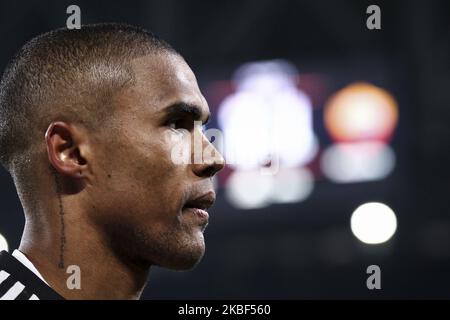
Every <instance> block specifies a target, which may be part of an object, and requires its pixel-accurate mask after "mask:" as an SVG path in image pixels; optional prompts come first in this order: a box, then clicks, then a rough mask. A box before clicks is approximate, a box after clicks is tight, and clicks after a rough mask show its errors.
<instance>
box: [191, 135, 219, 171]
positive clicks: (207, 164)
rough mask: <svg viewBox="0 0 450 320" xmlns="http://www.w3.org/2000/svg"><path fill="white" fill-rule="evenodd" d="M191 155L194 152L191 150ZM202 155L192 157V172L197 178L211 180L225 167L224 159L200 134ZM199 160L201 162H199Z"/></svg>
mask: <svg viewBox="0 0 450 320" xmlns="http://www.w3.org/2000/svg"><path fill="white" fill-rule="evenodd" d="M193 149H194V150H193V153H194V152H195V151H196V150H195V148H193ZM200 149H201V152H202V155H201V157H199V155H197V156H194V154H193V155H192V159H193V160H194V161H193V162H192V163H193V165H192V171H193V172H194V173H195V175H197V176H198V177H202V178H211V177H213V176H214V175H215V174H216V173H218V172H219V171H220V170H222V169H223V167H224V166H225V159H224V158H223V156H222V154H221V153H220V152H219V151H218V150H217V149H216V148H215V147H214V145H213V144H212V143H211V142H210V141H209V140H208V138H207V137H206V136H205V135H204V134H203V133H202V148H200ZM199 160H201V161H199Z"/></svg>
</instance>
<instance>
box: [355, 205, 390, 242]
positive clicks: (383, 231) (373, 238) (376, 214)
mask: <svg viewBox="0 0 450 320" xmlns="http://www.w3.org/2000/svg"><path fill="white" fill-rule="evenodd" d="M350 227H351V230H352V232H353V234H354V235H355V237H356V238H358V239H359V240H360V241H362V242H364V243H367V244H380V243H383V242H386V241H388V240H389V239H390V238H391V237H392V236H393V235H394V233H395V231H396V230H397V217H396V216H395V213H394V211H392V209H391V208H389V207H388V206H387V205H385V204H383V203H380V202H369V203H365V204H362V205H361V206H359V207H358V208H357V209H356V210H355V211H354V212H353V214H352V217H351V219H350Z"/></svg>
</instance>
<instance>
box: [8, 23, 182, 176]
mask: <svg viewBox="0 0 450 320" xmlns="http://www.w3.org/2000/svg"><path fill="white" fill-rule="evenodd" d="M164 51H168V52H172V53H175V54H177V53H176V51H175V50H174V49H173V48H172V47H171V46H170V45H169V44H167V43H166V42H165V41H163V40H161V39H159V38H158V37H157V36H155V35H154V34H153V33H151V32H149V31H147V30H144V29H142V28H139V27H135V26H130V25H126V24H119V23H104V24H92V25H84V26H82V27H81V29H74V30H69V29H66V28H62V29H57V30H54V31H50V32H48V33H45V34H42V35H39V36H37V37H35V38H33V39H32V40H30V41H29V42H28V43H26V44H25V45H24V46H23V47H22V48H21V49H20V50H19V52H18V53H17V54H16V56H15V57H14V58H13V59H12V61H11V62H10V63H9V64H8V66H7V67H6V70H5V72H4V74H3V77H2V79H1V82H0V162H1V163H2V165H3V166H4V167H5V168H6V169H7V170H9V171H11V165H12V164H20V162H23V161H24V160H25V159H27V158H28V156H27V154H28V155H29V154H30V151H32V149H31V148H33V145H34V141H35V140H36V137H42V138H43V135H44V133H45V130H46V129H47V126H48V125H49V123H50V122H51V121H53V120H63V121H64V120H66V121H67V120H70V121H78V122H81V123H83V124H85V125H86V126H95V125H98V123H99V122H98V120H100V119H102V120H103V119H104V118H105V116H106V115H107V114H108V113H111V110H110V109H109V110H108V106H109V105H110V101H111V98H112V96H113V94H114V93H115V92H117V91H118V90H119V89H120V88H121V87H124V86H126V85H127V84H128V83H130V81H131V82H132V81H133V73H132V71H131V67H130V65H129V62H130V61H131V59H132V58H135V57H139V56H142V55H146V54H148V53H153V52H164Z"/></svg>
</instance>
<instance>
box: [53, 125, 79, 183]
mask: <svg viewBox="0 0 450 320" xmlns="http://www.w3.org/2000/svg"><path fill="white" fill-rule="evenodd" d="M45 143H46V147H47V156H48V160H49V161H50V164H51V166H52V167H53V168H54V169H55V170H56V171H57V172H59V173H60V174H63V175H65V176H68V177H72V178H78V179H79V178H82V177H83V174H84V172H85V171H86V164H87V162H86V159H84V158H83V157H82V155H81V153H80V145H79V139H78V138H77V130H76V129H75V128H74V127H73V126H71V125H69V124H67V123H65V122H60V121H58V122H52V123H51V124H50V125H49V127H48V128H47V131H46V133H45Z"/></svg>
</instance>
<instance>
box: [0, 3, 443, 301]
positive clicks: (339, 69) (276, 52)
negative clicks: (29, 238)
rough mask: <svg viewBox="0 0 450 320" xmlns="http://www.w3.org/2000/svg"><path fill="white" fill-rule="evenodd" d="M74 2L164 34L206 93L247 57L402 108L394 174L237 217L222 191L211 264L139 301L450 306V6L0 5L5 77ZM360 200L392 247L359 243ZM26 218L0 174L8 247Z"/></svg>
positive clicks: (168, 275) (97, 15)
mask: <svg viewBox="0 0 450 320" xmlns="http://www.w3.org/2000/svg"><path fill="white" fill-rule="evenodd" d="M70 4H77V5H78V6H80V7H81V12H82V23H83V24H86V23H96V22H127V23H131V24H136V25H139V26H142V27H145V28H148V29H149V30H151V31H153V32H154V33H156V34H158V35H159V36H161V37H162V38H164V39H165V40H167V41H168V42H169V43H171V44H172V45H173V46H174V47H175V48H176V49H177V50H179V51H180V52H181V53H182V54H183V55H184V56H185V58H186V60H187V61H188V62H189V64H190V65H191V67H192V68H193V70H194V72H196V74H197V77H198V80H199V84H200V86H201V88H202V90H204V91H207V88H208V85H209V84H210V83H211V81H216V80H227V79H230V78H231V76H232V74H233V71H234V70H235V69H236V68H237V67H238V66H239V65H241V64H242V63H244V62H249V61H255V60H265V59H275V58H283V59H288V60H290V61H291V62H293V63H294V64H295V65H296V66H297V67H298V68H299V70H300V73H301V72H314V73H320V74H322V75H325V76H326V78H327V79H328V82H327V83H328V86H327V90H326V91H325V93H324V94H325V95H327V94H331V93H333V92H335V91H336V90H338V89H340V88H342V87H343V86H345V85H347V84H349V83H351V82H353V81H357V80H366V81H370V82H372V83H374V84H376V85H379V86H382V87H384V88H387V89H389V90H390V92H391V93H392V94H393V95H394V96H395V97H396V99H397V102H398V104H399V110H400V120H399V121H400V122H399V125H398V128H397V130H396V132H395V135H394V137H393V140H392V146H393V148H394V150H395V152H396V156H397V165H396V167H395V170H394V172H393V173H392V174H391V175H390V176H388V177H387V178H386V179H384V180H381V181H378V182H367V183H354V184H334V183H331V182H329V181H326V180H320V181H317V182H316V186H315V190H314V192H313V194H312V195H311V196H310V197H309V198H308V199H307V200H305V201H303V202H300V203H298V204H291V205H271V206H269V207H267V208H264V209H260V210H237V209H235V208H234V207H233V206H232V205H231V204H230V203H229V202H228V201H227V199H226V197H225V196H224V193H223V192H222V190H221V189H219V192H218V202H217V204H216V206H215V207H214V208H213V210H211V216H212V219H211V224H210V226H209V227H208V229H207V232H206V238H207V252H206V255H205V257H204V259H203V261H202V262H201V263H200V265H199V266H198V267H197V268H196V269H194V270H193V271H190V272H188V273H185V272H182V273H181V272H172V271H168V270H163V269H159V268H155V269H154V270H153V271H152V272H151V274H150V281H149V286H148V287H147V289H146V291H145V294H144V298H149V299H154V298H164V299H165V298H179V299H186V298H276V299H278V298H289V299H296V298H301V299H303V298H447V299H448V298H450V272H449V271H450V217H449V212H448V207H449V206H448V197H449V196H448V195H449V191H450V188H449V181H450V174H449V173H450V170H449V166H450V153H449V146H450V129H449V128H450V123H449V119H450V117H449V116H450V109H449V108H450V106H449V104H450V95H449V89H450V76H449V72H450V68H449V66H450V64H449V57H450V22H449V15H450V10H449V6H448V4H447V1H388V2H380V1H376V2H366V1H318V0H314V1H288V0H279V1H268V0H258V1H175V0H164V1H131V0H128V1H114V2H112V1H33V2H31V1H1V2H0V69H2V70H3V68H4V66H5V65H6V63H7V62H8V61H9V59H10V58H11V57H12V55H13V54H14V53H15V52H16V51H17V50H18V49H19V48H20V46H22V45H23V44H24V43H25V42H26V41H27V40H29V39H30V38H32V37H33V36H35V35H37V34H39V33H42V32H45V31H48V30H51V29H54V28H57V27H64V26H65V23H66V19H67V16H68V15H67V14H66V8H67V6H68V5H70ZM370 4H377V5H379V6H380V7H381V11H382V29H381V30H376V31H370V30H368V29H367V28H366V26H365V22H366V18H367V14H366V13H365V12H366V8H367V6H368V5H370ZM206 96H207V97H208V92H206ZM320 103H322V104H323V101H321V102H319V104H320ZM210 107H211V110H212V112H213V113H214V110H215V108H216V107H217V106H216V105H215V104H214V103H211V102H210ZM321 107H322V105H319V106H318V109H317V111H315V114H314V117H315V120H316V118H320V117H321V114H320V113H321V109H320V108H321ZM314 125H315V129H316V130H317V132H318V134H319V136H321V139H322V141H321V143H324V144H327V143H328V141H327V135H326V133H324V130H323V126H322V125H320V123H318V122H316V121H315V124H314ZM366 201H381V202H384V203H388V204H389V206H390V207H391V208H393V209H394V210H395V213H396V214H397V218H398V221H399V226H398V230H397V233H396V234H395V236H394V237H393V238H392V239H391V240H390V241H388V242H387V243H385V244H381V245H376V246H368V245H364V244H363V243H361V242H359V241H358V240H357V239H356V238H355V237H354V236H353V235H352V234H351V231H350V227H349V218H350V214H351V212H352V211H353V210H354V209H355V207H356V206H358V205H359V204H361V203H363V202H366ZM23 223H24V219H23V215H22V210H21V206H20V203H19V201H18V197H17V195H16V193H15V189H14V185H13V183H12V180H11V179H10V177H9V175H8V174H7V172H5V171H4V170H2V171H0V233H1V234H3V235H4V236H5V237H6V238H7V239H8V242H9V246H10V249H13V248H16V247H17V246H18V244H19V241H20V235H21V232H22V227H23ZM79 241H83V239H79ZM343 257H344V258H343ZM371 264H377V265H379V266H380V267H381V270H382V290H375V291H370V290H368V289H367V288H366V278H367V274H366V268H367V266H369V265H371Z"/></svg>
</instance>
